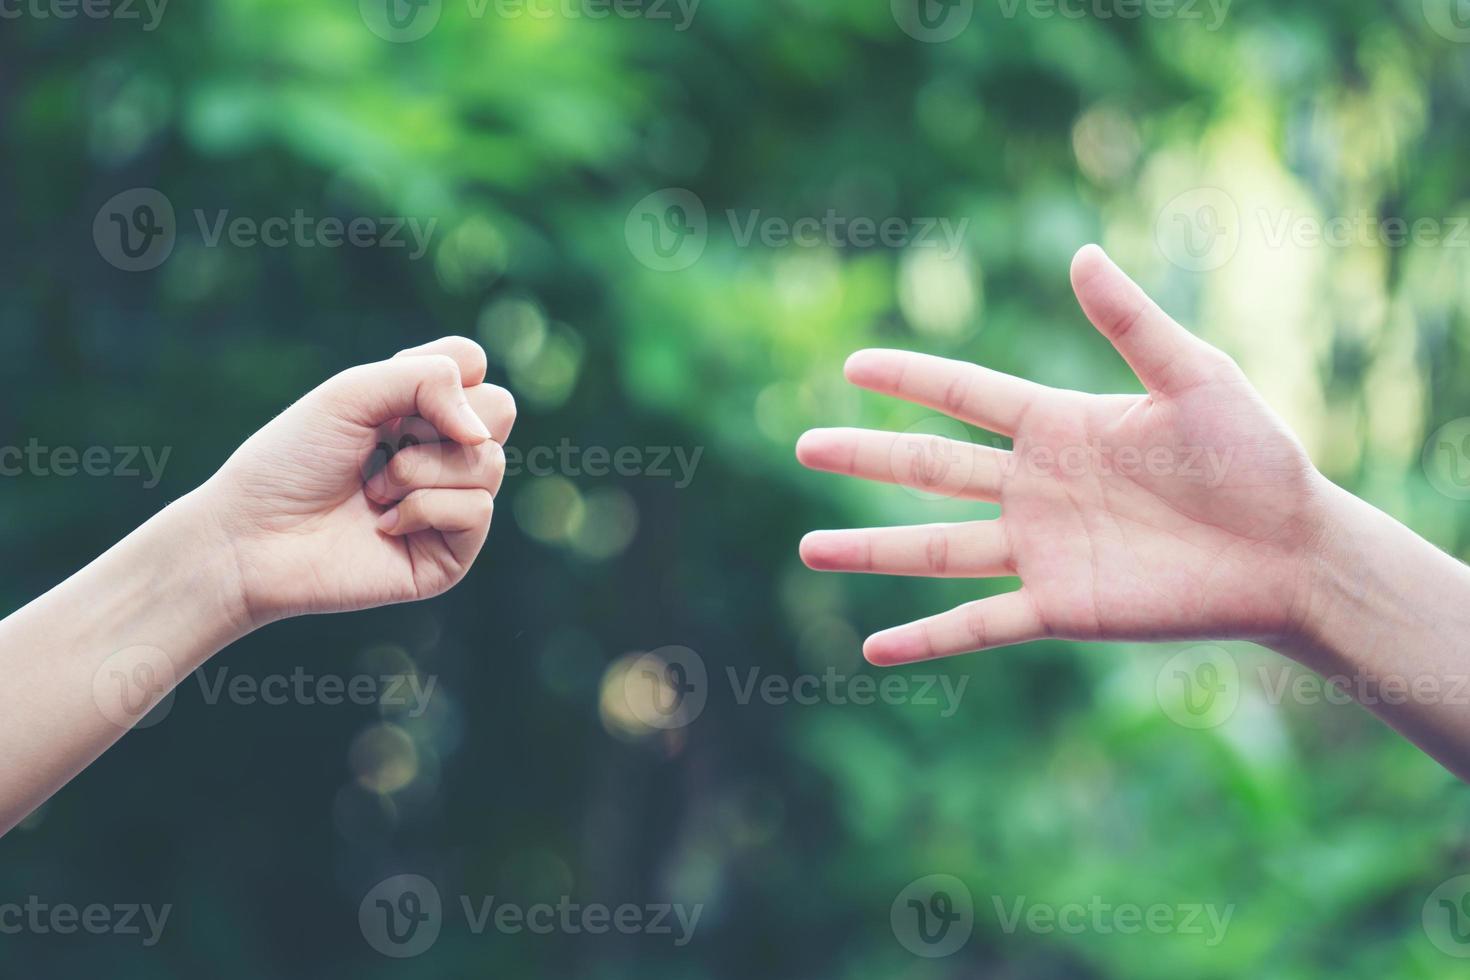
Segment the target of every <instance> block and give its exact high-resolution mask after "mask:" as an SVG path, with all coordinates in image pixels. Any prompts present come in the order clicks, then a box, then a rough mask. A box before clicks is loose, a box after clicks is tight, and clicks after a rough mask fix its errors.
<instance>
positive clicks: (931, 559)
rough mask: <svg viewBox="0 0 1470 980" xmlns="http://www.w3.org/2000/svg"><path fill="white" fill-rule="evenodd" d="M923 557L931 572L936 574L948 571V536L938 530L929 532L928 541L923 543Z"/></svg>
mask: <svg viewBox="0 0 1470 980" xmlns="http://www.w3.org/2000/svg"><path fill="white" fill-rule="evenodd" d="M924 557H925V561H926V562H927V564H928V567H929V570H930V571H931V572H933V573H935V574H936V575H943V574H945V573H946V572H948V571H949V538H948V537H946V536H945V535H944V533H943V532H940V531H935V532H934V533H932V534H930V535H929V539H928V541H926V542H925V544H924Z"/></svg>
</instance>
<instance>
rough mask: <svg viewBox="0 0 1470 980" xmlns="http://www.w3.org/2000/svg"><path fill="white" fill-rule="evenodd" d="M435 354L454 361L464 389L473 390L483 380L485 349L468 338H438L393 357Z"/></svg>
mask: <svg viewBox="0 0 1470 980" xmlns="http://www.w3.org/2000/svg"><path fill="white" fill-rule="evenodd" d="M436 354H439V355H443V356H445V357H450V358H453V359H454V363H456V364H458V365H459V376H460V379H461V380H462V382H463V384H464V386H465V387H466V388H473V387H475V386H476V385H478V384H480V383H481V382H483V381H484V380H485V371H486V368H487V365H486V362H485V349H484V348H483V347H481V346H480V345H479V344H477V343H475V342H474V341H473V340H471V339H469V338H468V337H440V338H439V339H438V340H431V341H429V342H428V343H427V344H420V345H419V346H417V347H410V348H408V349H407V350H401V351H399V352H398V353H397V354H394V355H393V356H394V357H395V358H399V357H425V356H433V355H436Z"/></svg>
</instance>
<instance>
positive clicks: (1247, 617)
mask: <svg viewBox="0 0 1470 980" xmlns="http://www.w3.org/2000/svg"><path fill="white" fill-rule="evenodd" d="M1072 283H1073V288H1074V290H1075V291H1076V293H1077V297H1078V300H1079V301H1080V303H1081V305H1082V308H1083V311H1084V312H1085V313H1086V314H1087V316H1088V318H1089V319H1090V320H1091V321H1092V323H1093V324H1094V325H1095V326H1096V327H1097V329H1098V330H1099V331H1100V332H1102V333H1103V335H1104V336H1106V337H1107V338H1108V339H1109V340H1110V341H1112V343H1113V345H1114V346H1115V347H1116V348H1117V350H1118V352H1119V353H1120V354H1121V355H1122V356H1123V357H1124V359H1125V360H1127V362H1128V363H1129V365H1130V366H1131V367H1132V368H1133V370H1134V372H1135V373H1136V374H1137V376H1138V378H1139V380H1140V381H1141V382H1143V385H1144V387H1145V388H1146V389H1147V394H1144V395H1089V394H1082V393H1079V392H1072V391H1060V390H1057V389H1053V388H1048V387H1045V386H1042V385H1038V384H1034V383H1032V382H1029V381H1025V380H1022V379H1019V378H1014V377H1010V376H1007V375H1003V374H998V373H996V372H993V371H989V370H987V369H985V368H982V367H978V366H975V365H971V364H964V363H961V362H958V361H948V360H943V359H940V358H935V357H928V356H925V355H922V354H914V353H908V352H904V351H889V350H867V351H860V352H858V353H857V354H854V355H853V356H852V357H851V358H850V359H849V360H848V363H847V367H846V373H847V377H848V379H849V380H850V381H852V382H853V383H854V384H857V385H859V386H861V387H864V388H868V389H870V390H873V391H876V392H879V393H882V394H886V395H892V396H895V397H899V398H904V399H906V400H909V401H913V402H917V403H919V404H922V405H926V406H929V407H931V408H935V409H937V410H939V411H942V412H945V413H946V414H948V415H951V416H953V417H955V418H957V419H960V420H961V421H964V422H968V423H971V424H974V425H977V426H980V427H983V428H986V429H989V430H990V431H992V432H996V433H998V434H1001V435H1004V436H1009V437H1011V438H1012V439H1013V440H1014V444H1013V449H1012V450H1010V451H1004V450H999V449H994V448H990V447H986V446H976V445H971V444H969V443H963V442H959V441H955V440H946V439H942V438H938V437H933V436H914V435H899V434H894V433H885V432H873V431H865V430H856V429H818V430H813V431H811V432H808V433H806V434H805V435H803V436H802V438H801V440H800V442H799V443H798V445H797V457H798V459H800V461H801V462H802V463H803V464H805V465H807V466H809V467H812V468H814V469H818V470H825V471H830V472H836V473H844V474H848V475H852V476H857V477H861V478H864V479H869V480H877V481H881V482H887V483H897V484H902V485H907V486H912V487H916V488H919V489H924V490H929V491H934V492H939V493H942V494H944V495H947V496H954V497H961V498H965V499H973V500H977V501H988V502H992V503H999V504H1000V506H1001V516H1000V517H999V518H998V519H995V520H979V521H973V522H965V523H959V524H947V525H929V526H925V527H900V528H870V529H855V530H844V531H817V532H813V533H812V534H809V535H807V537H806V538H805V539H804V540H803V541H802V543H801V555H802V558H803V560H805V561H806V563H807V564H808V565H809V566H810V567H812V568H814V569H818V570H823V571H843V572H865V573H877V574H889V575H924V576H931V577H963V578H991V577H1009V576H1016V577H1019V578H1020V580H1021V583H1022V585H1021V587H1020V588H1019V589H1018V590H1016V591H1014V592H1009V593H1004V594H1001V595H998V596H993V597H989V598H985V599H980V600H978V601H975V602H972V603H967V604H965V605H962V606H960V607H958V608H957V609H953V610H950V611H949V612H945V613H941V614H939V615H937V616H932V617H929V618H927V619H923V620H919V621H918V622H914V623H910V624H908V625H905V626H899V627H896V628H893V629H889V630H885V631H883V632H880V633H878V634H876V635H874V636H872V637H870V638H869V639H868V641H867V643H866V644H865V646H864V652H865V654H866V656H867V657H868V659H869V660H871V661H872V662H873V663H875V664H879V665H897V664H908V663H914V662H917V661H923V660H928V659H932V658H935V657H947V656H953V655H956V654H961V653H967V652H970V651H975V650H985V649H991V648H995V647H1003V646H1008V645H1011V644H1016V643H1024V642H1027V641H1031V640H1038V639H1043V638H1048V637H1058V638H1064V639H1072V640H1119V641H1153V640H1191V639H1246V640H1253V641H1256V642H1259V643H1261V644H1263V645H1267V646H1271V647H1273V648H1275V649H1277V650H1279V651H1281V652H1283V653H1286V654H1288V655H1290V656H1293V657H1295V658H1296V659H1298V660H1300V661H1302V662H1303V663H1305V664H1306V665H1308V666H1310V667H1313V668H1315V669H1317V670H1320V671H1324V672H1326V671H1333V672H1350V673H1353V674H1356V675H1358V676H1360V677H1362V678H1364V679H1365V681H1367V688H1368V690H1370V691H1371V690H1374V689H1376V683H1377V680H1378V679H1382V678H1384V677H1386V676H1394V677H1398V678H1404V679H1408V680H1414V679H1420V680H1424V679H1428V680H1432V681H1436V682H1438V684H1437V685H1433V686H1435V689H1436V690H1438V691H1440V692H1441V693H1443V692H1445V691H1448V690H1450V689H1452V688H1453V687H1454V686H1455V684H1454V681H1455V675H1454V674H1453V671H1454V670H1455V669H1457V668H1456V666H1455V662H1454V661H1455V658H1454V657H1453V656H1449V655H1447V654H1448V653H1449V652H1450V651H1452V650H1453V649H1454V644H1455V643H1456V642H1457V641H1458V642H1460V643H1463V642H1464V640H1463V638H1464V637H1466V636H1470V613H1466V612H1464V611H1463V610H1466V609H1470V571H1467V570H1466V568H1465V567H1464V566H1463V565H1462V564H1460V563H1459V562H1457V561H1455V560H1454V559H1452V558H1450V557H1449V556H1447V555H1445V554H1443V553H1442V552H1440V551H1439V550H1438V549H1436V548H1434V547H1433V546H1432V545H1430V544H1428V543H1427V542H1425V541H1423V540H1422V539H1420V538H1418V537H1417V536H1416V535H1414V534H1413V532H1411V531H1409V530H1408V529H1407V528H1405V527H1403V526H1402V525H1400V524H1397V523H1396V522H1394V521H1393V520H1392V519H1391V518H1388V517H1387V516H1385V515H1383V514H1382V513H1381V512H1379V511H1376V510H1374V509H1373V508H1372V507H1370V506H1368V505H1367V504H1365V503H1363V502H1362V501H1360V500H1357V499H1356V498H1354V497H1352V496H1351V495H1350V494H1348V493H1346V492H1345V491H1343V490H1341V489H1340V488H1338V487H1336V486H1334V485H1333V484H1332V483H1331V482H1330V481H1328V480H1327V479H1326V478H1324V477H1323V476H1322V475H1321V474H1320V473H1319V472H1318V471H1317V470H1316V468H1315V467H1314V466H1313V465H1312V462H1311V460H1310V459H1309V458H1308V457H1307V454H1306V451H1305V450H1304V449H1303V448H1302V446H1301V444H1300V443H1299V442H1298V441H1297V439H1296V438H1295V436H1293V434H1292V433H1291V431H1290V430H1289V429H1288V428H1287V427H1286V425H1285V424H1284V423H1283V422H1282V421H1281V419H1280V418H1278V417H1277V416H1276V415H1275V413H1273V412H1272V411H1271V409H1270V408H1269V407H1268V406H1267V405H1266V404H1265V402H1264V401H1263V400H1262V399H1261V397H1260V396H1259V394H1257V393H1256V391H1255V389H1254V388H1252V387H1251V385H1250V383H1249V381H1247V380H1246V378H1245V376H1244V375H1243V374H1242V373H1241V371H1240V369H1239V368H1238V367H1237V366H1236V365H1235V363H1234V362H1233V361H1231V359H1230V358H1229V357H1227V356H1226V355H1225V354H1224V353H1222V352H1221V351H1219V350H1217V349H1215V348H1213V347H1211V346H1210V345H1208V344H1206V343H1205V342H1204V341H1202V340H1200V339H1198V338H1197V337H1195V336H1193V335H1192V334H1190V333H1189V332H1188V331H1187V330H1185V329H1184V328H1183V327H1181V326H1180V325H1179V324H1178V323H1176V322H1174V321H1173V320H1172V319H1170V318H1169V317H1168V316H1167V315H1166V314H1165V313H1164V312H1163V311H1162V310H1160V309H1159V307H1158V306H1157V305H1156V304H1154V303H1153V301H1152V300H1150V299H1149V298H1148V297H1147V296H1146V295H1145V294H1144V293H1143V291H1142V290H1140V289H1139V288H1138V286H1137V285H1135V284H1134V283H1133V282H1132V281H1131V280H1130V279H1128V277H1127V276H1126V275H1124V274H1123V272H1122V271H1121V270H1119V269H1118V268H1117V266H1115V265H1114V264H1113V263H1112V261H1111V260H1109V259H1108V258H1107V256H1106V255H1104V254H1103V252H1102V250H1101V249H1098V248H1097V247H1096V246H1089V247H1087V248H1084V249H1083V250H1082V251H1081V252H1079V253H1078V255H1077V257H1076V259H1075V260H1074V262H1073V266H1072ZM1390 568H1392V569H1394V570H1395V573H1396V574H1397V575H1401V576H1402V578H1398V579H1388V578H1387V577H1386V575H1385V572H1386V570H1387V569H1390ZM1458 669H1459V670H1460V673H1461V674H1463V673H1464V669H1463V668H1458ZM1425 689H1426V690H1427V688H1425ZM1394 700H1397V699H1394ZM1446 700H1447V699H1446V698H1444V697H1438V698H1431V697H1421V698H1417V699H1410V700H1409V703H1403V704H1387V703H1385V701H1384V700H1383V699H1379V698H1370V699H1368V701H1369V707H1371V708H1372V709H1373V710H1375V711H1377V712H1378V713H1379V714H1381V715H1382V716H1383V717H1385V718H1386V719H1387V720H1388V721H1389V722H1390V723H1391V724H1393V725H1395V726H1396V727H1398V728H1399V729H1400V730H1402V731H1404V732H1405V733H1406V734H1408V735H1409V736H1410V737H1411V738H1413V739H1414V740H1415V741H1416V742H1418V743H1419V744H1420V745H1421V746H1423V747H1424V748H1425V749H1426V750H1427V751H1429V752H1431V753H1432V754H1434V755H1435V756H1436V757H1437V758H1439V759H1440V760H1441V761H1442V762H1444V763H1445V764H1446V765H1447V766H1449V767H1450V768H1452V769H1454V770H1455V771H1456V772H1457V773H1459V774H1460V775H1462V776H1466V775H1470V718H1467V715H1470V712H1467V711H1464V710H1463V709H1461V710H1457V709H1456V708H1455V706H1454V705H1452V704H1447V703H1445V701H1446Z"/></svg>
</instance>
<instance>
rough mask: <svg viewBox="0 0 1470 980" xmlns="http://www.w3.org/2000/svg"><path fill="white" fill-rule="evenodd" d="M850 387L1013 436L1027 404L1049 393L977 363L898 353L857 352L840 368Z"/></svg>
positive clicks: (910, 352) (901, 351)
mask: <svg viewBox="0 0 1470 980" xmlns="http://www.w3.org/2000/svg"><path fill="white" fill-rule="evenodd" d="M844 372H845V373H846V374H847V380H849V381H851V382H852V383H853V384H855V385H857V386H859V387H861V388H867V389H868V390H870V391H876V392H878V393H880V394H884V395H892V396H894V397H895V398H902V399H904V400H905V401H911V402H917V403H918V404H920V405H926V406H928V407H929V408H934V409H938V410H939V411H941V412H943V413H945V414H946V415H951V416H953V417H955V418H957V419H960V420H962V421H965V422H969V423H971V424H972V425H978V426H981V427H982V428H986V429H989V430H990V431H991V432H996V433H999V434H1000V435H1003V436H1010V435H1014V434H1015V432H1016V427H1017V426H1018V425H1019V424H1020V421H1021V419H1022V418H1023V417H1024V416H1025V414H1026V411H1027V409H1028V408H1030V407H1031V405H1032V404H1033V403H1034V402H1036V401H1037V400H1038V399H1040V398H1041V397H1043V396H1045V395H1046V394H1047V393H1049V392H1051V391H1052V389H1051V388H1048V387H1046V386H1045V385H1039V384H1036V383H1035V382H1031V381H1025V380H1023V379H1021V378H1016V377H1012V376H1011V375H1009V374H1001V373H1000V372H999V371H992V370H990V369H989V368H983V367H980V366H979V365H977V364H966V363H965V362H964V361H951V360H948V359H947V358H943V357H934V356H932V355H929V354H915V353H913V352H912V351H904V350H876V349H875V350H860V351H858V352H857V353H856V354H853V355H852V356H851V357H849V358H848V359H847V366H846V367H845V368H844Z"/></svg>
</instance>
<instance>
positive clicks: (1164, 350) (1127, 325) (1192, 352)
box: [1072, 245, 1214, 395]
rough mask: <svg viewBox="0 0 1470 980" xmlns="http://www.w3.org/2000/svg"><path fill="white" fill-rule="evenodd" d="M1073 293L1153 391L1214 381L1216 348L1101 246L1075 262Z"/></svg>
mask: <svg viewBox="0 0 1470 980" xmlns="http://www.w3.org/2000/svg"><path fill="white" fill-rule="evenodd" d="M1072 291H1073V292H1075V293H1076V294H1077V302H1079V303H1080V304H1082V312H1084V313H1086V314H1087V319H1089V320H1091V321H1092V325H1093V326H1095V327H1097V329H1098V331H1099V332H1100V333H1101V334H1102V335H1103V336H1104V337H1106V338H1108V340H1110V341H1112V344H1113V346H1114V347H1115V348H1117V350H1118V353H1119V354H1122V355H1123V359H1124V360H1125V361H1127V362H1128V366H1129V367H1131V368H1133V373H1134V374H1136V375H1138V380H1139V381H1142V382H1143V385H1144V387H1145V388H1147V389H1148V390H1149V391H1151V392H1153V393H1155V394H1159V395H1167V394H1170V393H1171V392H1176V391H1182V390H1184V389H1185V388H1188V387H1190V386H1191V385H1195V384H1198V383H1199V382H1201V381H1205V380H1208V378H1209V373H1210V363H1209V355H1210V353H1211V352H1212V351H1213V350H1214V348H1212V347H1210V346H1209V345H1208V344H1206V343H1205V342H1204V341H1202V340H1200V339H1199V338H1198V337H1196V336H1194V334H1192V333H1190V332H1189V331H1188V330H1185V329H1184V328H1183V327H1181V326H1180V325H1179V324H1178V323H1176V322H1175V321H1174V320H1173V318H1171V317H1170V316H1169V315H1168V314H1167V313H1165V312H1164V311H1163V310H1161V309H1159V306H1158V304H1157V303H1155V302H1154V301H1153V300H1151V299H1149V297H1148V294H1147V293H1145V292H1144V291H1143V290H1142V289H1140V288H1139V286H1138V284H1137V283H1135V282H1134V281H1133V280H1132V279H1129V278H1128V276H1127V275H1126V274H1125V273H1124V272H1123V270H1122V269H1120V268H1118V266H1117V265H1116V264H1115V263H1114V262H1113V260H1112V259H1110V258H1108V256H1107V253H1106V252H1104V251H1103V250H1102V249H1101V248H1099V247H1098V246H1096V245H1084V246H1083V247H1082V249H1081V251H1079V252H1078V253H1077V255H1076V257H1075V258H1073V259H1072Z"/></svg>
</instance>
